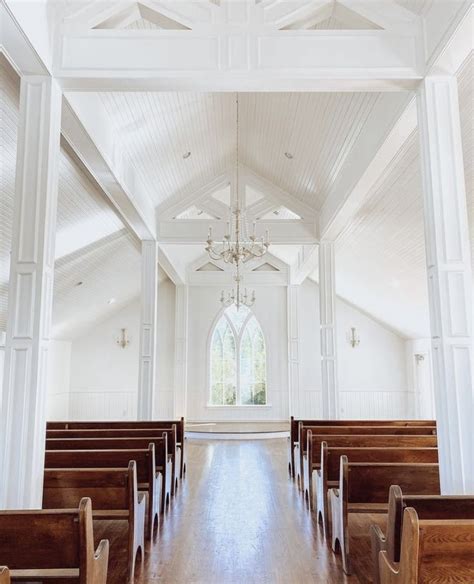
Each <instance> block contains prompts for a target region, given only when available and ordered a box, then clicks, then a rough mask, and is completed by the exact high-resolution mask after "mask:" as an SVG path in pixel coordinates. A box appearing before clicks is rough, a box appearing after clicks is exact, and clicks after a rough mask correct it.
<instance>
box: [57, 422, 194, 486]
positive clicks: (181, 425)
mask: <svg viewBox="0 0 474 584" xmlns="http://www.w3.org/2000/svg"><path fill="white" fill-rule="evenodd" d="M173 425H175V426H176V438H177V446H178V448H179V449H180V450H181V458H180V470H179V476H180V478H181V479H182V478H184V475H185V474H186V455H185V442H186V438H185V422H184V417H181V418H180V419H179V420H147V421H141V420H139V421H130V420H127V421H123V420H106V421H82V422H76V421H55V422H48V423H47V424H46V429H47V430H68V429H70V430H74V429H76V430H81V429H82V430H85V429H88V428H89V429H100V428H102V429H108V428H109V429H123V430H132V429H137V430H138V429H144V428H153V429H155V430H166V429H169V428H171V427H172V426H173Z"/></svg>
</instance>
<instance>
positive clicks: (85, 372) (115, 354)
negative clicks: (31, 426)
mask: <svg viewBox="0 0 474 584" xmlns="http://www.w3.org/2000/svg"><path fill="white" fill-rule="evenodd" d="M174 293H175V287H174V285H173V284H172V283H171V282H170V281H166V282H163V283H161V284H160V288H159V302H158V343H157V396H156V400H155V401H156V415H157V416H160V417H162V416H163V417H169V416H171V415H172V410H173V392H172V390H173V361H174ZM139 326H140V303H139V301H138V300H135V301H134V302H132V303H130V304H129V305H127V306H126V307H125V308H123V310H121V311H120V312H118V313H116V314H115V315H113V316H112V317H111V318H109V319H107V320H105V321H103V322H102V323H100V324H98V325H97V326H96V327H94V328H92V329H90V330H88V331H87V333H85V334H84V335H83V336H81V337H80V338H78V339H75V340H74V341H73V343H72V351H71V397H70V417H71V418H72V419H78V420H79V419H89V420H90V419H135V418H136V411H137V410H136V406H137V388H138V362H139V359H138V352H139V339H140V335H139ZM122 328H126V329H127V333H128V336H129V338H130V345H129V346H128V347H127V348H125V349H122V348H121V347H119V346H118V345H117V343H116V339H117V338H118V337H119V335H120V329H122Z"/></svg>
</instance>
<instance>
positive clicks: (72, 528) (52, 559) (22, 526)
mask: <svg viewBox="0 0 474 584" xmlns="http://www.w3.org/2000/svg"><path fill="white" fill-rule="evenodd" d="M0 558H1V559H2V562H4V563H5V564H7V565H8V567H9V570H10V577H11V579H12V582H31V581H38V580H40V581H41V582H49V581H58V580H59V579H61V578H64V579H74V581H76V582H78V583H79V584H106V581H107V566H108V561H109V542H108V541H107V540H102V541H101V542H100V543H99V546H98V547H97V549H96V550H95V551H94V533H93V527H92V505H91V500H90V499H89V498H83V499H81V500H80V502H79V508H78V509H77V508H76V509H65V510H57V509H55V510H51V511H49V510H48V511H45V510H35V511H0ZM7 582H8V580H7Z"/></svg>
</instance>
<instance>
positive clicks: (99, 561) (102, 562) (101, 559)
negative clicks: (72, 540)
mask: <svg viewBox="0 0 474 584" xmlns="http://www.w3.org/2000/svg"><path fill="white" fill-rule="evenodd" d="M108 564H109V540H108V539H102V540H101V541H100V542H99V545H98V546H97V549H96V551H95V554H94V570H93V575H92V578H93V579H92V582H91V584H106V583H107V569H108Z"/></svg>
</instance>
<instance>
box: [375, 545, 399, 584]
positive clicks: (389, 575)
mask: <svg viewBox="0 0 474 584" xmlns="http://www.w3.org/2000/svg"><path fill="white" fill-rule="evenodd" d="M378 566H379V575H380V583H381V584H396V583H397V582H399V573H400V572H399V564H396V563H395V562H391V561H390V560H389V559H388V555H387V552H386V551H385V550H384V551H381V552H380V554H379V561H378Z"/></svg>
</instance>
